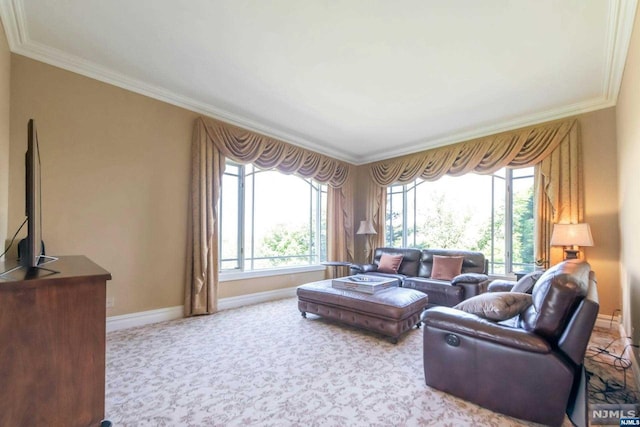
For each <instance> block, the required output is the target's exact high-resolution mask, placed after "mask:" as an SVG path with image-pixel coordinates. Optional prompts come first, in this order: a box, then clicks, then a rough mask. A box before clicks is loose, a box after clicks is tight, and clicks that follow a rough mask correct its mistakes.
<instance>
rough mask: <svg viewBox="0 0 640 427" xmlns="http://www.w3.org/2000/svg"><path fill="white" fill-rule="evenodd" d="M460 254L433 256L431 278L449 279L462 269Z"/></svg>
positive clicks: (462, 258)
mask: <svg viewBox="0 0 640 427" xmlns="http://www.w3.org/2000/svg"><path fill="white" fill-rule="evenodd" d="M462 261H464V257H461V256H441V255H434V256H433V268H432V269H431V278H432V279H439V280H451V279H453V278H454V277H456V276H457V275H458V274H460V272H461V271H462Z"/></svg>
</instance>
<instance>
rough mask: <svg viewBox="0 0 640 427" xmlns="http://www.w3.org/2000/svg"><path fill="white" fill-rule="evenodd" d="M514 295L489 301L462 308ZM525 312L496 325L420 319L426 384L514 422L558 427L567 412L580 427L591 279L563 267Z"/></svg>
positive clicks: (440, 316) (582, 268)
mask: <svg viewBox="0 0 640 427" xmlns="http://www.w3.org/2000/svg"><path fill="white" fill-rule="evenodd" d="M512 294H513V293H511V292H502V293H495V294H492V293H487V294H484V295H481V296H479V297H476V298H475V299H470V300H467V301H465V302H464V303H463V304H461V306H464V305H470V304H471V303H474V300H476V301H478V300H485V301H483V303H484V304H490V302H489V301H487V300H488V299H492V298H494V297H495V298H496V299H497V298H499V297H504V296H513V295H512ZM519 296H526V297H529V295H526V294H524V293H520V295H519ZM528 304H530V305H528V306H526V307H525V308H524V309H523V311H521V312H520V313H519V314H517V315H516V316H515V317H513V318H511V319H509V320H505V321H501V322H500V321H495V320H494V321H492V320H487V319H486V318H484V317H483V316H481V315H478V314H471V313H468V312H465V311H461V310H459V309H455V308H448V307H434V308H431V309H428V310H427V311H425V312H424V313H423V315H422V321H423V324H424V352H423V355H424V373H425V381H426V383H427V385H429V386H431V387H434V388H437V389H439V390H442V391H445V392H447V393H450V394H453V395H455V396H458V397H461V398H463V399H466V400H469V401H471V402H474V403H476V404H478V405H481V406H483V407H485V408H488V409H491V410H494V411H497V412H501V413H504V414H507V415H510V416H513V417H516V418H521V419H525V420H530V421H534V422H537V423H542V424H546V425H561V424H562V422H563V420H564V415H565V412H567V413H569V415H570V417H571V419H572V421H573V422H574V423H575V424H577V425H582V424H584V423H586V419H587V406H586V405H587V403H586V402H587V398H586V380H585V375H584V367H583V360H584V355H585V352H586V348H587V345H588V342H589V337H590V335H591V331H592V329H593V326H594V324H595V321H596V317H597V314H598V295H597V288H596V281H595V274H594V273H593V272H592V271H591V268H590V266H589V264H588V263H586V262H584V261H581V260H569V261H564V262H562V263H560V264H558V265H556V266H554V267H552V268H550V269H549V270H547V271H546V272H545V273H544V274H543V275H542V276H541V277H540V278H539V279H538V280H537V281H536V283H535V286H534V287H533V290H532V293H531V300H530V301H529V303H528Z"/></svg>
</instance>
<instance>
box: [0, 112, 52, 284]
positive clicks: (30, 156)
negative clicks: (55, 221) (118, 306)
mask: <svg viewBox="0 0 640 427" xmlns="http://www.w3.org/2000/svg"><path fill="white" fill-rule="evenodd" d="M41 184H42V180H41V168H40V147H39V144H38V132H37V131H36V124H35V122H34V120H33V119H30V120H29V123H28V125H27V152H26V154H25V210H26V212H25V213H26V218H25V221H24V222H26V223H27V237H26V238H25V239H23V240H22V241H20V244H19V245H18V263H17V266H16V267H13V268H10V269H9V270H6V271H4V272H0V279H4V278H5V277H7V276H8V275H9V274H10V273H12V272H14V271H16V270H26V272H27V274H26V275H25V279H27V278H33V277H38V276H39V273H38V272H39V271H41V270H46V271H48V272H50V273H52V274H54V273H58V272H57V271H55V270H51V269H48V268H44V267H42V265H43V264H46V263H48V262H52V261H56V260H57V258H55V257H50V256H45V254H44V242H43V241H42V192H41ZM24 222H23V223H22V225H21V226H20V228H19V229H18V231H17V232H16V234H15V235H14V236H13V238H14V239H15V237H16V235H17V234H18V233H19V232H20V230H21V229H22V227H23V226H24ZM11 243H13V239H12V241H11ZM10 246H11V244H9V247H10ZM7 250H8V248H7ZM6 252H7V251H5V252H4V253H3V254H2V255H4V254H6Z"/></svg>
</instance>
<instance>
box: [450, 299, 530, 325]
mask: <svg viewBox="0 0 640 427" xmlns="http://www.w3.org/2000/svg"><path fill="white" fill-rule="evenodd" d="M532 303H533V300H532V297H531V295H530V294H524V293H520V292H487V293H484V294H480V295H476V296H475V297H471V298H469V299H467V300H464V301H462V302H461V303H460V304H458V305H456V306H455V307H453V308H456V309H458V310H462V311H465V312H467V313H471V314H475V315H477V316H480V317H483V318H485V319H487V320H495V321H500V320H507V319H511V318H512V317H514V316H516V315H518V314H520V313H521V312H523V311H524V310H525V309H526V308H527V307H529V306H530V305H531V304H532Z"/></svg>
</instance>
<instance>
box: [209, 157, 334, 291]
mask: <svg viewBox="0 0 640 427" xmlns="http://www.w3.org/2000/svg"><path fill="white" fill-rule="evenodd" d="M228 165H230V166H233V167H234V168H237V171H238V172H237V174H235V173H233V172H229V171H228V168H227V167H225V171H224V176H233V177H235V178H236V179H237V192H238V193H237V194H238V200H237V215H238V217H237V219H236V220H237V225H238V231H237V249H236V253H235V256H236V257H235V258H223V257H222V253H223V252H222V238H223V235H222V230H221V229H222V227H223V226H224V215H223V209H222V200H223V194H224V185H221V188H220V198H219V200H218V202H217V203H218V205H217V206H218V223H217V225H216V226H217V227H218V241H217V244H218V253H219V254H220V256H219V260H218V271H219V280H220V281H229V280H238V279H244V278H252V277H265V276H273V275H282V274H289V273H299V272H307V271H320V270H324V269H325V266H324V265H321V262H322V261H325V260H326V247H327V245H326V242H325V244H324V245H323V244H322V243H323V242H322V239H326V238H327V232H326V219H327V212H326V204H327V201H328V198H327V185H326V184H322V183H320V182H317V181H314V180H312V179H309V178H303V177H300V176H297V175H295V176H294V175H291V176H292V177H295V178H296V179H300V180H302V181H304V182H305V183H306V184H307V185H308V186H309V193H308V194H309V206H310V208H309V251H308V253H307V254H305V255H299V256H298V255H296V256H292V255H283V256H282V258H291V257H296V258H300V259H305V258H306V259H307V261H308V262H309V264H304V265H295V266H275V267H268V268H255V262H256V261H257V260H261V259H270V258H278V257H257V258H256V253H255V248H256V245H255V217H256V215H257V214H256V212H255V179H256V176H257V175H258V174H259V173H262V172H273V171H275V172H278V173H281V174H282V175H285V176H290V175H287V174H284V173H282V172H280V171H277V170H275V169H269V170H265V169H260V168H258V167H256V166H254V165H252V164H250V163H249V164H241V163H238V162H234V161H232V160H227V161H226V162H225V166H228ZM248 168H250V169H251V170H249V171H248V170H247V169H248ZM248 179H251V185H250V187H251V190H249V191H250V194H247V193H248V192H249V191H247V180H248ZM247 197H250V198H251V202H250V205H251V207H250V209H254V211H253V213H251V214H250V215H251V218H250V219H251V221H250V222H251V223H250V224H247V209H249V208H248V207H247V205H248V203H247ZM314 199H315V200H314ZM323 204H324V212H323ZM314 215H315V219H316V221H315V224H314ZM323 220H324V221H323ZM323 223H324V228H325V229H324V230H323V229H322V225H323ZM248 234H250V239H251V243H250V244H249V245H247V244H246V242H247V240H246V238H247V237H248ZM246 246H250V248H247V247H246ZM323 248H325V251H324V252H323ZM247 251H250V252H251V253H249V254H248V253H247ZM225 261H236V267H234V268H224V269H223V268H222V265H223V262H225Z"/></svg>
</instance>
